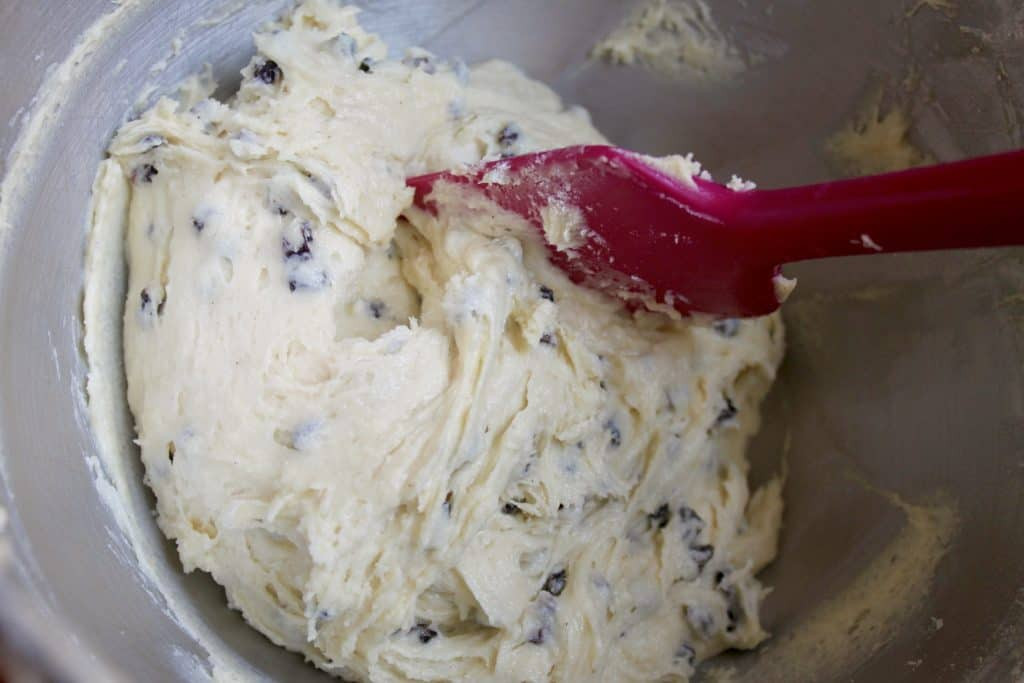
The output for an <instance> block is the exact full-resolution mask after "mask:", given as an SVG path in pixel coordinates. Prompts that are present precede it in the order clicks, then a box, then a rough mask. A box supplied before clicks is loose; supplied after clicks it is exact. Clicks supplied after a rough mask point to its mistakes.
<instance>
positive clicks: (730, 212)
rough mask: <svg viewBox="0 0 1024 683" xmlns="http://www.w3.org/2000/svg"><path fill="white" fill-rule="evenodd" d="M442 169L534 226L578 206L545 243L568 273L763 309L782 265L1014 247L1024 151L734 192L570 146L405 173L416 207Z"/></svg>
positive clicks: (631, 158)
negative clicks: (566, 237)
mask: <svg viewBox="0 0 1024 683" xmlns="http://www.w3.org/2000/svg"><path fill="white" fill-rule="evenodd" d="M499 165H500V167H499ZM491 171H494V172H493V173H490V172H491ZM439 180H446V181H450V182H453V183H461V184H464V185H471V186H474V187H475V188H476V189H477V190H479V191H480V192H482V193H484V194H485V195H486V196H487V197H489V198H490V199H492V200H493V201H494V202H496V203H497V204H498V205H500V206H502V207H503V208H505V209H507V210H509V211H513V212H515V213H517V214H520V215H521V216H523V217H524V218H526V219H527V220H529V221H530V222H531V223H532V224H534V225H535V226H538V227H539V226H540V225H541V218H540V215H541V210H542V209H543V208H544V207H545V206H547V205H548V204H549V202H551V201H552V200H555V201H556V202H558V203H561V204H567V205H570V206H575V207H578V209H579V211H580V212H581V213H582V216H583V218H584V220H585V223H586V228H587V229H586V230H584V231H582V233H581V235H580V236H579V237H580V242H579V244H578V246H575V247H574V248H573V249H572V250H570V251H568V252H566V251H558V250H556V249H554V248H553V247H552V248H551V256H552V260H553V261H554V262H555V263H556V264H557V265H558V266H559V267H560V268H562V269H563V270H565V271H566V272H567V273H568V274H569V275H570V276H571V277H572V279H573V280H574V281H576V282H579V283H582V284H584V285H586V286H589V287H594V288H597V289H600V290H603V291H606V292H608V293H609V294H612V295H614V296H619V297H622V298H625V299H627V300H633V301H634V305H636V303H637V302H640V301H641V297H642V296H643V295H644V294H646V295H648V296H650V295H653V296H654V297H655V299H656V300H657V301H659V302H662V303H668V304H670V305H672V306H674V307H675V308H676V309H678V310H679V311H681V312H683V313H690V312H700V313H709V314H713V315H719V316H735V317H747V316H756V315H764V314H767V313H771V312H772V311H774V310H776V309H777V308H778V307H779V304H780V300H781V299H783V298H784V297H785V294H786V286H785V280H783V279H782V278H781V277H779V275H780V266H781V264H783V263H791V262H793V261H803V260H807V259H815V258H824V257H828V256H848V255H852V254H874V253H884V252H898V251H928V250H935V249H962V248H971V247H991V246H1004V245H1012V244H1024V152H1011V153H1008V154H1001V155H996V156H989V157H982V158H980V159H973V160H970V161H962V162H958V163H952V164H942V165H938V166H931V167H928V168H918V169H913V170H909V171H902V172H899V173H890V174H886V175H879V176H872V177H865V178H858V179H854V180H844V181H840V182H832V183H823V184H820V185H809V186H806V187H797V188H791V189H786V190H766V191H761V190H750V191H734V190H731V189H729V188H726V187H724V186H722V185H718V184H716V183H714V182H711V181H710V180H703V179H701V178H695V179H694V181H693V183H692V184H690V183H687V182H685V181H682V180H679V179H678V178H675V177H673V176H670V175H668V174H667V173H664V172H662V171H660V170H658V169H657V168H654V167H653V166H650V165H648V164H647V163H645V162H644V160H643V158H642V157H640V156H638V155H636V154H634V153H632V152H628V151H625V150H622V149H618V148H615V147H604V146H587V147H568V148H565V149H557V150H553V151H549V152H540V153H537V154H527V155H523V156H519V157H514V158H511V159H506V160H502V161H496V162H491V163H488V164H483V165H480V166H477V167H473V168H472V169H470V170H469V171H468V172H466V173H464V174H455V173H447V172H445V173H435V174H431V175H425V176H419V177H415V178H411V179H409V181H408V182H409V185H410V186H412V187H413V188H414V189H415V190H416V200H415V201H416V203H417V205H419V206H421V207H423V208H426V209H428V210H434V209H436V207H434V206H433V205H432V204H431V202H430V192H431V190H432V188H433V186H434V184H435V183H436V182H438V181H439ZM494 180H498V181H499V182H493V181H494ZM489 181H490V182H489Z"/></svg>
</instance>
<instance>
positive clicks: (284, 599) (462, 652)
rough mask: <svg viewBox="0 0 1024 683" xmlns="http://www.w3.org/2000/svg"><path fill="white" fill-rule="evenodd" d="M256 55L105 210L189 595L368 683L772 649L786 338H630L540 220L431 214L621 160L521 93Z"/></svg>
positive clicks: (349, 19) (133, 385) (159, 128)
mask: <svg viewBox="0 0 1024 683" xmlns="http://www.w3.org/2000/svg"><path fill="white" fill-rule="evenodd" d="M255 42H256V47H257V55H256V56H255V57H254V58H253V59H252V61H251V63H250V64H249V65H248V66H247V67H246V68H245V70H244V71H243V81H242V85H241V88H240V90H239V91H238V93H237V95H235V96H234V97H233V99H232V100H231V101H229V102H220V101H217V100H216V99H213V98H212V92H213V84H212V83H210V82H208V79H204V78H196V79H193V80H192V81H191V82H190V83H189V84H188V87H186V88H184V89H183V92H182V95H181V96H180V98H178V99H177V100H172V99H163V100H161V101H160V102H158V103H157V104H156V105H155V106H154V107H153V108H152V109H150V110H149V111H148V112H146V113H145V114H144V115H143V116H141V117H140V118H139V119H137V120H134V121H131V122H129V123H127V124H125V125H124V126H123V127H122V128H121V130H120V131H119V132H118V134H117V136H116V138H115V140H114V142H113V143H112V145H111V147H110V158H109V159H108V160H107V161H105V162H104V163H103V165H102V168H101V170H100V176H99V178H98V180H97V185H96V187H97V192H98V199H97V202H98V207H99V209H98V210H97V212H96V216H97V217H98V218H97V220H101V221H104V220H105V221H121V222H123V229H124V231H125V234H126V255H127V260H128V266H129V280H128V296H127V301H126V303H125V316H124V355H125V368H126V376H127V381H128V402H129V405H130V407H131V410H132V413H133V415H134V418H135V423H136V428H137V431H138V443H139V445H140V447H141V452H142V458H143V460H144V462H145V466H146V472H147V479H148V483H149V485H150V486H151V487H152V488H153V490H154V491H155V492H156V496H157V507H158V513H159V517H158V519H159V524H160V527H161V528H162V529H163V531H164V532H165V533H166V534H167V536H168V537H170V538H172V539H174V540H175V541H176V542H177V546H178V551H179V553H180V555H181V559H182V562H183V563H184V566H185V568H186V570H188V571H192V570H194V569H201V570H203V571H206V572H209V573H210V574H212V575H213V577H214V578H215V579H216V580H217V581H218V582H219V583H220V584H222V585H223V586H224V587H225V589H226V591H227V595H228V598H229V600H230V602H231V605H232V606H233V607H234V608H236V609H238V610H240V611H241V612H242V614H243V615H244V616H245V618H246V619H247V620H248V621H249V623H251V624H252V625H253V626H254V627H256V628H257V629H259V630H260V631H262V632H263V633H265V634H266V635H267V637H269V638H270V639H271V640H273V641H274V642H275V643H278V644H280V645H282V646H284V647H287V648H289V649H292V650H296V651H299V652H302V653H303V654H304V655H305V656H307V657H308V658H309V659H310V661H312V662H313V663H315V664H316V665H317V666H319V667H321V668H323V669H325V670H327V671H330V672H332V673H335V674H338V675H341V676H345V677H348V678H351V679H355V680H367V681H411V680H413V681H442V680H464V681H487V680H494V681H545V680H555V681H616V682H617V681H651V680H665V679H668V680H685V679H687V678H688V677H689V676H690V675H691V674H692V673H693V671H694V667H695V666H696V665H697V663H698V662H700V661H701V660H703V659H705V658H707V657H710V656H712V655H714V654H716V653H718V652H720V651H722V650H724V649H727V648H733V647H737V648H750V647H754V646H755V645H757V644H758V643H759V642H760V641H761V640H763V639H764V638H765V637H766V633H765V631H764V630H763V629H762V627H761V624H760V622H759V619H758V610H759V606H760V603H761V600H762V598H763V596H764V594H765V590H764V589H763V588H762V586H761V584H760V583H759V582H758V580H757V579H756V578H755V575H756V573H757V572H758V571H759V570H760V569H761V568H762V567H764V566H765V565H766V564H767V563H768V562H769V561H771V559H772V558H773V556H774V555H775V552H776V538H777V535H778V530H779V523H780V517H781V509H782V508H781V498H780V483H779V482H778V481H773V482H771V483H769V484H768V485H767V486H765V487H764V488H763V489H761V490H760V491H758V492H757V493H755V494H754V495H750V491H749V490H748V485H747V480H746V473H747V462H746V460H745V456H744V450H745V447H746V444H747V441H748V439H749V437H750V436H751V435H752V434H753V433H754V432H755V431H756V429H757V427H758V404H759V402H760V400H761V399H762V397H763V396H764V394H765V392H766V391H767V389H768V387H769V385H770V383H771V381H772V379H773V378H774V376H775V373H776V369H777V366H778V365H779V362H780V360H781V358H782V353H783V330H782V325H781V323H780V321H779V319H778V318H777V317H775V316H770V317H766V318H762V319H757V320H745V321H728V320H726V321H717V322H712V321H705V320H696V319H678V318H676V319H673V318H671V317H669V316H667V315H664V314H661V313H649V312H637V313H630V312H629V311H627V310H626V309H625V308H624V307H623V306H622V305H621V303H620V302H618V301H616V300H614V299H611V298H608V297H606V296H605V295H602V294H600V293H596V292H592V291H589V290H585V289H582V288H580V287H578V286H576V285H574V284H572V283H571V282H570V281H569V280H568V279H567V278H566V277H565V276H564V275H563V274H562V273H561V272H560V271H559V270H557V269H556V268H554V267H553V266H552V265H550V263H549V262H548V259H547V253H546V250H545V246H544V245H543V244H542V242H541V240H540V237H539V235H538V234H536V232H535V231H533V230H532V229H530V228H529V227H528V226H526V225H525V224H524V223H523V221H522V220H521V219H520V218H518V217H516V216H513V215H510V214H506V213H504V212H502V211H501V210H500V209H497V208H496V207H494V206H488V205H486V204H485V203H482V202H481V201H470V200H469V199H470V198H468V197H462V196H459V195H458V193H457V192H455V191H454V190H452V191H450V192H448V194H447V195H445V196H440V197H439V199H441V200H442V201H440V205H441V210H440V211H439V212H438V214H437V215H436V216H434V215H430V214H427V213H424V212H421V211H419V210H416V209H414V208H412V207H411V200H412V192H411V190H409V189H408V188H407V187H406V185H405V182H404V179H405V178H406V177H407V176H409V175H415V174H420V173H424V172H427V171H434V170H441V169H447V168H453V167H459V166H460V165H465V164H471V163H475V162H478V161H480V160H484V159H487V160H490V159H497V158H500V157H503V156H511V155H515V154H519V153H523V152H528V151H534V150H540V149H545V148H553V147H562V146H566V145H570V144H579V143H600V142H604V139H603V138H602V136H601V135H600V134H599V133H598V132H597V131H596V130H595V129H594V128H593V127H592V126H591V124H590V122H589V120H588V117H587V114H586V113H585V112H584V111H582V110H580V109H575V108H569V109H566V108H565V107H564V106H563V105H562V103H561V102H560V101H559V99H558V97H557V96H556V95H555V94H554V93H553V92H552V91H551V90H550V89H548V88H547V87H545V86H544V85H541V84H539V83H537V82H535V81H532V80H530V79H529V78H527V77H526V76H524V75H523V74H522V73H521V72H519V71H518V70H517V69H516V68H515V67H513V66H511V65H509V64H506V63H501V62H488V63H485V64H482V65H480V66H477V67H474V68H473V69H468V68H466V67H465V66H464V65H463V64H461V63H460V62H452V61H444V60H441V59H438V58H437V57H435V56H433V55H431V54H429V53H427V52H424V51H421V50H413V51H410V52H409V53H408V54H407V55H406V56H405V57H404V58H403V59H389V58H388V57H387V47H386V45H384V44H383V43H382V42H381V40H380V39H379V38H377V37H376V36H374V35H371V34H369V33H367V32H365V31H364V30H362V29H361V28H360V26H359V24H358V22H357V17H356V10H354V9H352V8H344V7H341V6H339V4H338V3H336V2H330V1H328V0H308V1H307V2H304V3H302V4H301V5H299V6H298V7H297V8H296V9H295V10H294V11H293V12H292V13H291V14H289V15H288V16H285V17H284V18H283V19H281V20H280V21H278V22H277V23H274V24H271V25H268V26H267V27H265V28H263V29H262V30H261V31H260V32H258V33H257V34H256V36H255ZM676 165H677V166H678V167H679V168H689V167H692V163H690V162H686V163H682V162H681V161H678V162H677V163H676ZM441 194H444V193H441Z"/></svg>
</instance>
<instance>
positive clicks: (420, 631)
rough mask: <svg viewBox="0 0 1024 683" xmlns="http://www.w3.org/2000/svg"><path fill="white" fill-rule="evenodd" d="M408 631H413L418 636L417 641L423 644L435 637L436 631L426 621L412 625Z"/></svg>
mask: <svg viewBox="0 0 1024 683" xmlns="http://www.w3.org/2000/svg"><path fill="white" fill-rule="evenodd" d="M410 633H414V634H415V635H416V637H417V638H419V641H420V642H421V643H423V644H424V645H426V644H427V643H429V642H430V641H432V640H433V639H434V638H436V637H437V631H435V630H434V629H432V628H430V624H427V623H418V624H416V625H415V626H413V627H412V629H411V630H410Z"/></svg>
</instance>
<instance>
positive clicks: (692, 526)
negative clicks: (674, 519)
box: [679, 505, 704, 545]
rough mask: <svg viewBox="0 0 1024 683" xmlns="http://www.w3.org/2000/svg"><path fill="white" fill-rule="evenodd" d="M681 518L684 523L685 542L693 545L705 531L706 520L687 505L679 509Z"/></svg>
mask: <svg viewBox="0 0 1024 683" xmlns="http://www.w3.org/2000/svg"><path fill="white" fill-rule="evenodd" d="M679 518H680V519H681V520H682V522H683V524H682V526H683V540H684V541H686V542H687V543H690V544H691V545H692V544H693V543H695V542H696V541H697V539H699V538H700V535H701V532H703V531H704V520H703V519H701V517H700V515H698V514H697V512H696V511H695V510H694V509H693V508H690V507H687V506H685V505H684V506H682V507H681V508H679Z"/></svg>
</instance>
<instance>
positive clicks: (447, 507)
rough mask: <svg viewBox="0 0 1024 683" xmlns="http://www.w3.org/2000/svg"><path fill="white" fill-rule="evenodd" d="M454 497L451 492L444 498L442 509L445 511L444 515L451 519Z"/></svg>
mask: <svg viewBox="0 0 1024 683" xmlns="http://www.w3.org/2000/svg"><path fill="white" fill-rule="evenodd" d="M454 497H455V496H454V494H453V493H452V492H451V491H449V492H448V495H447V496H445V497H444V502H443V503H441V509H442V510H444V513H445V514H446V515H448V516H449V517H451V516H452V499H453V498H454Z"/></svg>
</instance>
